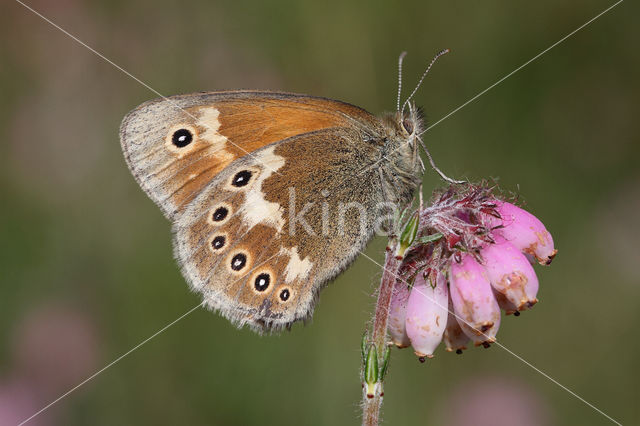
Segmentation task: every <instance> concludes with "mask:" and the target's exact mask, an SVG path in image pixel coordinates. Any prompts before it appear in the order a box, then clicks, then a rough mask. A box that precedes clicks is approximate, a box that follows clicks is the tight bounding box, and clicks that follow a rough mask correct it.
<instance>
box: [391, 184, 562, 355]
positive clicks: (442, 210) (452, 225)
mask: <svg viewBox="0 0 640 426" xmlns="http://www.w3.org/2000/svg"><path fill="white" fill-rule="evenodd" d="M412 224H413V227H414V228H415V231H414V232H413V237H412V241H411V242H410V243H409V244H406V243H405V246H407V247H406V250H404V248H403V245H402V241H401V243H400V247H401V248H403V253H399V254H401V255H402V256H403V260H402V263H401V266H400V268H399V271H398V272H399V273H398V276H399V277H400V278H399V279H398V281H397V282H396V285H395V288H394V295H393V298H392V301H391V307H390V312H389V333H390V336H391V341H392V342H393V343H394V344H395V345H396V346H398V347H401V348H402V347H408V346H413V348H414V350H415V353H416V355H417V356H418V357H419V359H420V360H421V361H424V360H425V358H431V357H433V352H434V351H435V349H436V347H437V346H438V345H439V344H440V342H441V341H442V340H444V342H445V345H446V350H447V351H455V352H457V353H462V350H463V349H466V346H467V344H468V343H469V341H472V342H473V343H474V344H475V345H476V346H478V345H483V346H485V347H489V346H490V344H491V343H493V342H495V336H496V333H497V332H498V328H499V326H500V309H502V310H504V311H505V313H507V314H514V315H516V316H517V315H519V314H520V311H523V310H527V309H529V308H531V307H532V306H533V305H534V304H536V302H537V301H538V299H537V298H536V295H537V292H538V279H537V277H536V274H535V272H534V270H533V267H532V263H533V262H534V261H535V260H537V261H538V262H539V263H540V264H542V265H549V264H550V263H551V261H552V260H553V258H554V256H555V255H556V251H557V250H555V248H554V244H553V239H552V238H551V235H550V234H549V232H548V231H547V230H546V229H545V227H544V225H543V224H542V222H540V220H538V219H537V218H536V217H535V216H533V215H532V214H530V213H529V212H527V211H525V210H523V209H521V208H519V207H517V206H515V205H514V204H511V203H508V202H506V201H503V200H500V199H499V198H497V197H496V196H495V195H493V194H492V191H491V189H490V188H487V187H485V186H481V187H475V186H469V187H465V188H460V187H452V188H450V189H449V190H448V191H446V192H444V193H442V194H439V195H438V196H436V197H435V199H434V202H433V203H432V204H431V205H430V206H429V207H427V208H424V209H419V210H418V211H416V212H415V214H414V216H413V217H412V219H411V220H410V221H409V222H408V225H407V226H408V227H411V226H412ZM407 226H405V230H406V229H407ZM405 234H406V232H405ZM407 283H410V285H408V284H407Z"/></svg>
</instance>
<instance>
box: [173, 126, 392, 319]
mask: <svg viewBox="0 0 640 426" xmlns="http://www.w3.org/2000/svg"><path fill="white" fill-rule="evenodd" d="M362 137H363V135H362V133H361V132H360V131H359V130H356V129H353V128H331V129H324V130H320V131H316V132H311V133H305V134H302V135H299V136H294V137H291V138H288V139H285V140H283V141H279V142H276V143H274V144H272V145H269V146H267V147H263V148H261V149H258V150H256V151H254V153H253V154H254V155H251V156H245V157H242V158H240V159H238V160H236V161H234V162H232V163H231V164H230V165H229V166H227V168H225V169H224V170H223V171H222V172H221V173H220V174H218V175H217V176H216V177H215V178H214V179H213V180H212V181H211V182H210V183H209V184H208V185H207V186H206V187H205V188H204V189H203V190H202V191H201V193H200V194H199V195H198V196H197V197H196V198H195V199H194V200H193V202H191V203H190V204H189V206H187V208H186V209H185V211H184V213H183V214H182V215H181V216H180V219H179V220H178V221H176V222H175V223H174V234H175V238H174V247H175V255H176V257H177V259H178V260H179V262H180V264H181V265H182V268H183V271H184V275H185V276H186V277H188V279H189V282H190V284H191V286H192V288H193V289H194V290H196V291H198V292H201V293H202V294H203V296H204V299H205V301H206V303H207V304H208V305H209V306H210V307H211V308H213V309H214V310H218V311H220V312H221V313H222V314H223V315H224V316H226V317H227V318H228V319H230V320H231V321H232V322H235V323H236V324H239V325H245V324H246V325H249V326H250V327H251V328H253V329H254V330H258V331H261V330H265V329H280V328H282V327H285V326H288V325H289V324H291V323H292V322H294V321H296V320H300V319H306V318H308V317H309V316H310V315H311V313H312V311H313V307H314V305H315V301H316V298H317V294H318V292H319V290H320V289H321V288H322V287H323V286H324V285H325V284H326V283H327V282H328V281H329V280H331V279H332V278H333V277H335V276H336V275H337V274H339V273H340V272H341V271H342V270H343V269H344V268H346V267H347V266H348V265H349V264H350V263H351V262H352V261H353V260H354V259H355V257H356V256H357V255H358V253H359V251H360V250H361V249H363V248H364V246H365V245H366V243H367V242H368V241H369V239H370V237H371V235H372V233H373V224H372V220H371V219H372V217H371V215H372V214H374V212H375V210H376V207H377V206H378V205H379V203H380V202H382V201H384V200H383V194H382V192H383V191H382V187H381V181H380V179H379V176H378V174H377V173H375V171H374V170H369V171H365V172H364V173H360V174H358V172H359V171H361V166H362V165H363V162H364V163H365V164H367V163H372V162H374V161H375V159H377V158H378V157H379V152H378V151H377V147H376V146H375V145H372V144H368V143H363V141H362Z"/></svg>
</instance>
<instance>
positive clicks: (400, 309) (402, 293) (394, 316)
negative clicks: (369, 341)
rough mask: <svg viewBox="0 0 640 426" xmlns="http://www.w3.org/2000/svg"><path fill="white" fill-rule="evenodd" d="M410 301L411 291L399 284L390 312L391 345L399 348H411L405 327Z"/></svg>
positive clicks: (404, 285) (395, 289)
mask: <svg viewBox="0 0 640 426" xmlns="http://www.w3.org/2000/svg"><path fill="white" fill-rule="evenodd" d="M408 299H409V289H408V288H407V285H406V284H404V283H402V282H398V283H397V284H396V286H395V288H394V293H393V298H392V299H391V307H390V311H389V326H388V327H389V335H390V336H391V343H393V344H394V345H396V346H397V347H399V348H406V347H408V346H411V341H410V340H409V336H407V330H406V327H405V318H406V316H407V300H408Z"/></svg>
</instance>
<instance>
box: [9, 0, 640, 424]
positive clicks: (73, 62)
mask: <svg viewBox="0 0 640 426" xmlns="http://www.w3.org/2000/svg"><path fill="white" fill-rule="evenodd" d="M26 3H27V4H29V5H30V6H32V7H34V8H35V9H37V10H38V11H40V12H41V13H42V14H44V15H45V16H47V17H48V18H49V19H51V20H52V21H53V22H55V23H56V24H58V25H60V26H61V27H63V28H65V29H66V30H68V31H69V32H70V33H72V34H74V35H75V36H77V37H78V38H79V39H81V40H82V41H84V42H85V43H87V44H88V45H90V46H92V47H93V48H95V49H96V50H98V51H99V52H101V53H103V54H104V55H105V56H106V57H108V58H110V59H111V60H113V61H114V62H115V63H116V64H118V65H119V66H121V67H123V68H124V69H126V70H127V71H129V72H131V73H132V74H133V75H135V76H137V77H139V78H140V79H141V80H143V81H144V82H146V83H148V84H149V85H150V86H151V87H153V88H154V89H156V90H158V91H159V92H161V93H163V94H166V95H170V94H176V93H184V92H191V91H200V90H220V89H232V88H263V89H277V90H286V91H292V92H302V93H309V94H314V95H319V96H326V97H330V98H336V99H340V100H344V101H347V102H351V103H354V104H356V105H360V106H362V107H364V108H365V109H367V110H369V111H371V112H376V113H377V112H381V111H383V110H389V109H393V108H394V107H395V90H396V61H397V56H398V54H399V53H400V52H401V51H402V50H407V51H408V52H409V55H408V57H407V60H406V67H405V82H406V86H405V87H407V91H408V90H409V88H410V86H412V85H413V84H415V83H414V82H415V81H416V80H417V78H418V76H419V74H420V73H421V72H422V70H423V68H424V66H425V65H426V64H427V63H428V62H429V60H430V59H431V57H432V56H433V54H435V53H436V52H437V51H438V50H440V49H443V48H445V47H448V48H450V49H451V50H452V53H451V54H449V55H446V56H445V57H443V58H442V59H441V60H440V61H439V62H438V64H437V65H436V66H435V67H434V69H433V70H432V72H431V73H430V75H429V76H428V78H427V80H426V82H425V84H424V85H423V86H422V88H421V89H420V91H419V92H418V94H417V96H416V101H417V103H418V104H419V105H422V106H424V108H425V111H426V114H427V118H428V119H429V120H430V121H431V122H434V121H436V120H438V119H439V118H441V117H443V116H444V115H445V114H447V113H448V112H449V111H451V110H453V109H454V108H456V107H458V106H459V105H461V104H462V103H464V102H465V101H467V100H468V99H470V98H471V97H472V96H474V95H476V94H477V93H478V92H480V91H481V90H483V89H485V88H486V87H488V86H489V85H491V84H492V83H494V82H495V81H497V80H498V79H499V78H501V77H502V76H504V75H505V74H507V73H509V72H511V71H512V70H514V69H515V68H516V67H518V66H519V65H521V64H522V63H524V62H525V61H527V60H529V59H530V58H532V57H533V56H534V55H536V54H538V53H539V52H540V51H542V50H543V49H545V48H547V47H548V46H550V45H551V44H553V43H555V42H556V41H558V40H559V39H560V38H562V37H563V36H565V35H566V34H568V33H569V32H571V31H573V30H574V29H576V28H577V27H578V26H580V25H582V24H583V23H585V22H586V21H588V20H589V19H591V18H592V17H594V16H595V15H597V14H598V13H600V12H601V11H602V10H604V9H605V8H606V7H608V6H609V5H611V4H613V1H611V2H608V1H602V0H598V1H595V0H588V1H583V2H571V4H569V3H567V2H556V1H550V0H543V1H539V2H498V1H483V2H466V1H451V2H444V1H441V2H434V1H407V2H390V1H389V2H378V1H369V2H345V1H329V2H302V1H293V0H292V1H285V2H263V1H258V0H255V1H251V2H243V1H206V0H199V1H190V2H184V1H177V0H174V1H165V0H162V1H158V0H153V1H152V0H141V1H135V2H131V1H123V0H117V1H81V0H58V1H55V2H52V1H45V0H26ZM638 16H639V15H638V6H637V4H633V3H632V2H630V1H627V2H624V3H622V4H620V5H619V6H618V7H616V8H614V9H613V10H612V11H611V12H609V13H608V14H606V15H604V16H603V17H601V18H600V19H598V20H597V21H595V22H594V23H593V24H591V25H589V26H588V27H586V28H585V29H583V30H582V31H580V32H578V33H577V34H576V35H575V36H573V37H571V38H569V39H568V40H566V41H565V42H564V43H562V44H560V45H559V46H557V47H556V48H554V49H553V50H551V51H550V52H548V53H547V54H545V55H544V56H542V57H541V58H539V59H538V60H536V61H534V62H533V63H531V64H530V65H528V66H527V67H526V68H524V69H522V70H521V71H519V72H518V73H516V74H515V75H513V76H512V77H510V78H508V79H507V80H505V81H504V82H502V83H501V84H500V85H498V86H497V87H495V88H494V89H493V90H491V91H489V92H488V93H486V94H485V95H484V96H482V97H480V98H479V99H478V100H476V101H475V102H473V103H471V104H470V105H468V106H466V107H465V108H464V109H462V110H460V111H459V112H458V113H456V114H454V115H453V116H451V117H449V118H448V119H447V120H445V121H443V122H442V123H440V124H439V125H437V126H436V127H434V128H433V129H432V130H431V131H429V132H428V133H427V134H426V143H427V144H428V145H429V147H430V149H431V152H432V154H433V155H434V157H435V159H436V161H437V162H438V164H439V166H440V167H441V168H442V169H443V170H445V171H446V172H447V173H448V174H450V175H452V176H455V177H461V176H466V177H469V178H472V179H479V178H484V177H499V179H500V183H501V185H502V186H503V187H504V188H505V189H507V190H514V191H519V192H520V193H521V197H522V199H523V200H524V201H525V202H526V206H527V208H528V209H529V210H531V211H532V212H534V213H535V214H536V215H537V216H538V217H540V218H541V219H542V220H543V221H544V222H545V224H546V225H547V228H548V229H549V230H550V231H551V233H552V234H553V236H554V239H555V241H556V245H557V247H558V248H559V255H558V257H557V259H556V261H555V262H554V264H553V265H552V267H550V268H544V269H542V268H537V272H538V273H539V277H540V282H541V290H540V293H539V299H540V301H541V302H540V303H539V304H538V305H536V307H535V309H534V310H533V311H531V312H526V313H524V314H523V315H522V316H520V317H519V318H514V317H512V316H511V317H507V318H506V319H505V320H504V321H503V323H502V326H501V330H500V332H499V335H498V339H499V341H500V342H501V343H502V344H503V345H505V346H506V347H508V348H509V349H510V350H512V351H513V352H515V353H516V354H518V355H519V356H521V357H523V358H524V359H526V360H527V361H529V362H530V363H531V364H533V365H534V366H535V367H537V368H539V369H540V370H542V371H544V372H545V373H547V374H548V375H549V376H551V377H553V378H554V379H556V380H558V381H559V382H560V383H562V384H563V385H565V386H567V387H568V388H569V389H571V390H572V391H574V392H576V393H577V394H578V395H580V396H582V397H584V398H585V399H586V400H588V401H590V402H591V403H592V404H594V405H595V406H596V407H598V408H599V409H601V410H602V411H604V412H605V413H607V414H608V415H610V416H611V417H613V418H615V419H616V420H618V421H620V422H622V423H623V424H638V423H639V422H640V406H639V405H638V400H639V397H640V392H639V390H638V377H639V375H640V366H639V363H638V359H640V343H639V342H638V339H637V338H636V337H637V336H638V331H637V325H638V323H639V322H640V310H639V309H638V297H639V296H640V288H639V286H638V284H639V282H640V269H639V264H640V248H639V247H640V245H639V242H640V225H639V223H638V216H639V215H638V212H639V211H640V167H639V166H638V157H639V155H640V148H639V144H638V142H639V138H638V115H639V114H640V105H639V95H640V90H639V89H640V84H639V83H638V75H639V72H640V58H639V56H638V43H639V42H640V39H639V36H638V29H637V17H638ZM0 24H1V25H0V32H1V33H2V41H1V42H0V93H1V97H0V108H1V114H0V135H1V136H2V141H3V142H2V143H1V144H0V149H1V151H0V197H1V200H2V209H1V210H0V215H1V216H0V232H1V234H0V235H1V240H0V241H1V242H2V245H1V247H0V290H1V291H2V296H0V423H2V422H3V421H4V422H6V423H7V424H12V423H15V422H16V421H19V420H21V419H23V418H25V417H28V416H29V415H30V414H32V413H34V412H35V411H37V410H38V409H40V408H41V407H42V406H44V405H46V404H47V403H48V402H50V401H51V400H54V399H55V398H57V397H58V396H59V395H60V394H62V393H63V392H65V391H67V390H68V389H70V388H71V387H73V386H74V385H76V384H77V383H79V382H81V381H82V380H83V379H84V378H86V377H87V376H89V375H91V374H92V373H93V372H94V371H97V370H99V369H100V368H102V367H103V366H105V365H106V364H108V363H109V362H111V361H112V360H114V359H115V358H117V357H118V356H120V355H121V354H123V353H125V352H126V351H128V350H129V349H131V348H132V347H134V346H135V345H137V344H138V343H139V342H141V341H143V340H144V339H146V338H147V337H149V336H151V335H152V334H153V333H155V332H156V331H158V330H159V329H161V328H162V327H164V326H165V325H166V324H168V323H170V322H171V321H173V320H174V319H176V318H177V317H179V316H180V315H182V314H183V313H185V312H187V311H188V310H189V309H191V308H192V307H193V306H194V305H196V304H197V303H198V302H199V300H200V299H199V297H198V296H197V295H196V294H193V293H191V292H190V291H189V290H188V288H187V285H186V284H185V282H184V280H183V278H182V276H181V275H180V272H179V270H178V267H177V266H176V264H175V262H174V260H173V258H172V253H171V244H170V229H169V223H167V221H166V220H165V219H164V218H163V216H162V214H161V213H160V210H159V209H158V208H157V207H156V206H155V205H154V204H153V203H152V202H151V201H150V200H149V199H147V197H146V196H145V195H144V193H143V192H142V191H141V190H140V189H139V188H138V186H137V184H136V183H135V182H134V180H133V178H132V176H131V175H130V173H129V171H128V169H127V167H126V165H125V162H124V160H123V158H122V154H121V151H120V145H119V141H118V127H119V124H120V121H121V119H122V117H123V116H124V115H125V114H126V113H127V112H128V111H129V110H130V109H132V108H133V107H134V106H136V105H137V104H139V103H141V102H143V101H145V100H147V99H151V98H155V97H156V95H154V94H153V93H152V92H150V91H149V90H148V89H146V88H145V87H143V86H142V85H140V84H139V83H138V82H136V81H134V80H133V79H131V78H130V77H128V76H126V75H125V74H123V73H122V72H120V71H119V70H117V69H116V68H114V67H113V66H112V65H110V64H108V63H107V62H105V61H104V60H102V59H100V58H99V57H98V56H96V55H95V54H93V53H91V52H90V51H89V50H87V49H86V48H84V47H82V46H81V45H79V44H78V43H76V42H74V41H73V40H72V39H70V38H69V37H68V36H66V35H64V34H63V33H62V32H60V31H59V30H57V29H55V28H54V27H52V26H51V25H50V24H48V23H46V22H45V21H43V20H42V19H41V18H39V17H38V16H36V15H34V14H33V13H32V12H30V11H29V10H27V9H25V8H24V7H23V6H21V5H20V4H18V3H15V2H13V1H4V2H3V4H2V5H1V6H0ZM405 93H406V92H405ZM424 183H425V191H426V192H427V193H428V192H430V191H431V189H432V188H433V187H435V186H436V185H439V184H440V183H439V181H438V179H437V178H436V175H435V174H434V173H427V175H426V176H425V180H424ZM384 243H385V242H384V241H383V240H381V239H378V240H376V241H374V243H373V244H371V245H370V246H369V248H368V249H367V254H368V255H370V256H372V257H373V258H375V259H378V260H381V259H382V256H383V248H384ZM379 276H380V271H379V268H378V267H377V266H375V265H374V264H373V263H371V262H370V261H369V260H367V259H365V258H360V259H359V260H358V261H357V262H356V263H355V264H354V265H353V266H352V267H351V268H350V269H349V270H348V271H347V272H346V273H344V274H343V275H342V276H341V277H340V278H339V279H338V280H337V281H336V282H335V283H334V284H332V285H331V286H329V287H328V288H327V289H326V290H325V291H324V292H323V293H322V297H321V300H320V303H319V305H318V307H317V309H316V313H315V316H314V318H313V322H312V323H311V324H309V325H307V326H302V325H300V324H298V325H296V326H294V327H293V331H291V332H290V333H289V332H285V333H283V334H281V335H277V336H265V337H260V336H257V335H255V334H253V333H252V332H250V331H247V330H240V331H239V330H236V329H235V328H234V327H233V326H231V325H230V324H229V323H228V322H227V321H226V320H225V319H223V318H221V317H219V316H218V315H215V314H212V313H210V312H206V311H204V310H197V311H195V312H194V313H192V314H191V315H189V316H187V317H186V318H184V319H182V320H181V321H180V322H178V323H177V324H175V325H174V326H173V327H171V328H169V329H168V330H167V331H165V332H163V333H162V334H160V335H158V336H157V337H155V338H154V339H153V340H151V341H149V342H148V343H147V344H145V345H144V346H142V347H140V348H139V349H137V350H136V351H134V352H133V353H131V354H130V355H129V356H127V357H126V358H124V359H122V360H121V361H120V362H119V363H117V364H115V365H113V366H112V367H110V368H108V369H107V370H105V371H104V372H103V373H102V374H100V375H98V376H97V377H95V378H94V379H93V380H91V381H90V382H88V383H87V384H85V385H84V386H82V387H81V388H79V389H78V390H77V391H75V392H74V393H72V394H70V395H69V396H68V397H66V398H64V399H63V400H62V401H60V402H59V403H57V404H56V405H55V406H54V407H53V408H51V409H50V410H48V411H46V412H45V413H43V414H42V415H40V416H38V417H36V418H35V419H33V421H32V423H30V424H38V425H49V424H65V425H86V424H91V425H114V424H193V425H205V424H207V425H257V424H277V425H301V424H304V425H327V424H332V425H335V424H339V425H341V424H358V423H359V401H360V395H361V393H360V392H361V390H360V383H359V376H358V373H359V368H360V353H359V342H360V338H361V335H362V332H363V330H364V328H365V324H366V322H367V320H368V319H369V316H370V314H371V312H372V308H373V305H374V302H375V300H374V297H373V293H374V291H375V287H376V285H377V283H378V279H379ZM383 414H384V419H385V421H386V424H390V425H414V424H421V425H422V424H429V425H460V424H474V425H485V424H486V425H502V424H505V425H506V424H509V425H564V424H589V425H591V424H593V425H597V424H609V422H608V420H607V419H606V418H605V417H603V416H602V415H600V414H598V413H597V412H596V411H594V410H593V409H592V408H590V407H588V406H587V405H585V404H584V403H582V402H580V401H579V400H578V399H576V398H575V397H574V396H572V395H570V394H569V393H568V392H566V391H564V390H563V389H561V388H560V387H558V386H557V385H555V384H553V383H552V382H550V381H549V380H547V379H546V378H545V377H543V376H542V375H541V374H539V373H538V372H536V371H534V370H533V369H532V368H530V367H528V366H527V365H525V364H524V363H523V362H521V361H520V360H518V359H516V358H515V357H514V356H512V355H511V354H509V353H508V352H506V351H504V350H502V349H500V348H499V347H495V346H494V347H492V348H491V349H489V350H484V349H481V348H478V349H472V350H469V351H467V352H465V354H464V355H462V356H457V355H454V354H449V353H446V352H444V350H443V349H442V348H440V349H439V351H438V352H437V354H436V357H435V358H434V359H433V360H430V361H429V362H428V363H426V364H419V363H418V362H417V361H416V359H415V357H414V356H413V354H412V353H411V351H410V350H404V351H398V350H396V351H394V352H393V359H392V364H391V370H390V374H389V376H388V380H387V384H386V387H385V404H384V408H383Z"/></svg>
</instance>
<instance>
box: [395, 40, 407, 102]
mask: <svg viewBox="0 0 640 426" xmlns="http://www.w3.org/2000/svg"><path fill="white" fill-rule="evenodd" d="M405 56H407V52H402V53H401V54H400V57H399V58H398V100H397V101H396V111H398V112H399V111H400V94H401V93H402V61H404V57H405Z"/></svg>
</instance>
